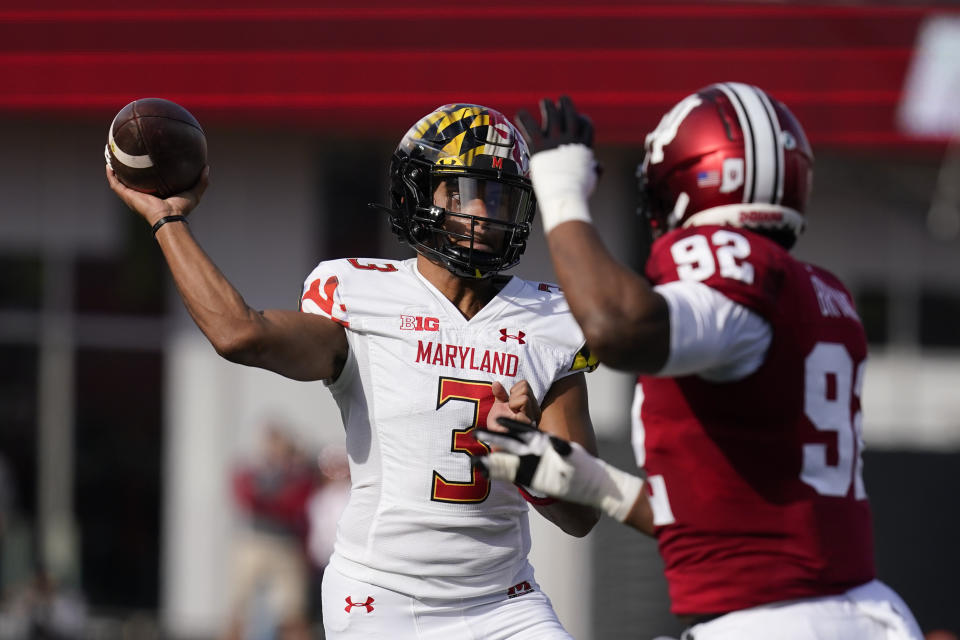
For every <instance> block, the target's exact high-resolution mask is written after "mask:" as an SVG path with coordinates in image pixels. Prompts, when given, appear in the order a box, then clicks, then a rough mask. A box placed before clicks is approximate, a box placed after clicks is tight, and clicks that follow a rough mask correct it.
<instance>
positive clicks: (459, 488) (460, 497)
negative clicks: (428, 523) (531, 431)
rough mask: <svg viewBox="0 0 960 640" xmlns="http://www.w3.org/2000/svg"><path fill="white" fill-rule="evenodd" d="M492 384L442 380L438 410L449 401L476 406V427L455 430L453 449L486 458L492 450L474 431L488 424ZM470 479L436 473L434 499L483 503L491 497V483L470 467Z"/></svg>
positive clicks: (451, 379) (453, 379)
mask: <svg viewBox="0 0 960 640" xmlns="http://www.w3.org/2000/svg"><path fill="white" fill-rule="evenodd" d="M491 386H492V383H490V382H480V381H477V380H458V379H456V378H440V386H439V389H438V390H437V409H438V410H439V409H440V408H441V407H443V406H444V405H445V404H447V403H448V402H453V401H460V402H469V403H472V404H473V424H472V426H470V427H469V428H467V429H454V430H453V439H452V442H451V444H450V450H451V451H453V452H454V453H462V454H464V455H466V456H470V455H483V454H485V453H487V452H488V451H489V449H488V448H487V447H486V446H485V445H483V444H481V443H480V442H478V441H477V439H476V438H474V437H473V435H472V432H473V430H474V429H476V428H477V426H478V425H481V424H484V425H485V424H487V414H488V413H490V408H491V407H492V406H493V392H492V391H491V390H490V387H491ZM467 466H468V468H470V480H468V481H466V482H457V481H453V480H447V479H446V478H444V477H443V476H442V475H440V474H439V473H438V472H437V471H434V472H433V492H432V495H431V496H430V499H431V500H435V501H437V502H459V503H462V502H483V501H484V500H486V499H487V496H488V495H490V481H489V480H488V479H487V478H485V477H484V476H483V474H482V473H480V471H479V470H478V469H475V468H473V467H471V466H470V465H469V458H468V459H467Z"/></svg>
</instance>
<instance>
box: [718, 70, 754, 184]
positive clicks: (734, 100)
mask: <svg viewBox="0 0 960 640" xmlns="http://www.w3.org/2000/svg"><path fill="white" fill-rule="evenodd" d="M734 85H735V83H733V82H722V83H720V84H717V85H716V86H717V87H718V88H719V89H720V90H721V91H723V93H724V94H726V96H727V98H728V99H729V100H730V104H732V105H733V109H734V111H736V112H737V120H738V121H739V122H740V130H741V131H742V132H743V155H744V156H745V157H744V159H743V165H744V166H743V201H744V202H753V190H754V182H755V181H754V175H753V165H754V162H753V157H754V144H753V128H752V127H751V126H750V119H749V118H748V117H747V114H746V112H745V110H744V105H743V102H742V100H741V99H740V97H739V96H738V95H737V94H736V93H735V92H734V90H733V87H734Z"/></svg>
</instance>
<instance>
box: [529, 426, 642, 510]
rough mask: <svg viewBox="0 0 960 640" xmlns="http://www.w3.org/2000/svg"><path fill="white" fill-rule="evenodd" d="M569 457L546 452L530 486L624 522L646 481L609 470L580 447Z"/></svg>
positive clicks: (549, 450)
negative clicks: (600, 511) (591, 507)
mask: <svg viewBox="0 0 960 640" xmlns="http://www.w3.org/2000/svg"><path fill="white" fill-rule="evenodd" d="M571 447H572V448H573V451H571V452H570V455H569V456H566V457H563V456H560V455H559V454H558V453H557V452H556V451H554V450H553V449H552V448H550V449H548V450H547V451H545V452H544V454H543V456H542V457H541V459H540V464H539V465H538V466H537V470H536V472H535V473H534V474H533V482H531V483H530V484H531V486H533V487H534V488H535V489H540V490H543V491H544V492H545V493H547V494H549V495H554V496H557V497H560V498H563V499H566V500H570V501H571V502H579V503H580V504H587V505H590V506H593V507H598V508H599V509H601V510H602V511H603V512H604V513H606V514H607V515H609V516H610V517H611V518H615V519H616V520H618V521H619V522H623V521H624V520H625V519H626V517H627V515H628V514H629V513H630V509H632V508H633V504H634V503H635V502H636V501H637V497H638V496H639V495H640V491H641V490H642V489H643V480H642V479H640V478H638V477H637V476H634V475H631V474H629V473H626V472H625V471H621V470H620V469H617V468H616V467H613V466H610V465H609V464H607V463H606V462H604V461H603V460H601V459H600V458H597V457H594V456H592V455H590V454H589V453H587V451H586V450H585V449H584V448H583V447H581V446H580V445H579V444H577V443H571Z"/></svg>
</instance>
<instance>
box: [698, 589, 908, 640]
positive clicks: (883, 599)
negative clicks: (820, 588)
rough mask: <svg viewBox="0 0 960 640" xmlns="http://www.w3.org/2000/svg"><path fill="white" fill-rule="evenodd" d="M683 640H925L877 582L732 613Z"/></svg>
mask: <svg viewBox="0 0 960 640" xmlns="http://www.w3.org/2000/svg"><path fill="white" fill-rule="evenodd" d="M681 638H682V640H923V633H921V631H920V627H919V625H918V624H917V621H916V620H915V619H914V617H913V614H912V613H911V612H910V608H909V607H907V605H906V604H905V603H904V602H903V600H902V599H901V598H900V596H899V595H897V594H896V592H894V590H893V589H891V588H890V587H888V586H887V585H885V584H883V583H882V582H880V581H879V580H873V581H871V582H868V583H866V584H863V585H860V586H859V587H856V588H854V589H851V590H850V591H847V592H846V593H841V594H839V595H836V596H826V597H822V598H805V599H803V600H791V601H790V602H777V603H773V604H768V605H762V606H759V607H751V608H750V609H744V610H742V611H734V612H733V613H728V614H727V615H725V616H721V617H719V618H716V619H714V620H711V621H709V622H704V623H702V624H697V625H694V626H692V627H690V628H689V629H687V630H686V631H685V632H684V633H683V635H682V636H681Z"/></svg>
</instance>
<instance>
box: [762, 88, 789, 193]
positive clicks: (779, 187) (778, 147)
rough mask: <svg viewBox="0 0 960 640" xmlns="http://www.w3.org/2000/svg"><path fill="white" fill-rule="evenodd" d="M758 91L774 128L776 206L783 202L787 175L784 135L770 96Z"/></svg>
mask: <svg viewBox="0 0 960 640" xmlns="http://www.w3.org/2000/svg"><path fill="white" fill-rule="evenodd" d="M754 89H756V92H757V95H758V96H760V100H761V102H763V106H764V108H765V109H766V110H767V117H768V118H769V119H770V126H771V127H773V140H774V150H773V154H774V159H775V160H776V165H775V167H776V169H775V170H776V176H775V180H774V182H775V184H776V187H775V189H776V192H775V194H774V198H775V199H774V200H773V201H772V202H773V203H774V204H780V203H781V202H782V201H783V182H784V174H785V173H786V164H785V163H784V159H783V153H784V152H783V135H782V133H783V132H782V130H781V129H780V119H779V118H777V112H776V110H775V109H774V108H773V103H772V102H771V101H770V96H768V95H767V94H766V93H765V92H764V91H761V90H760V89H757V88H756V87H754Z"/></svg>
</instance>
